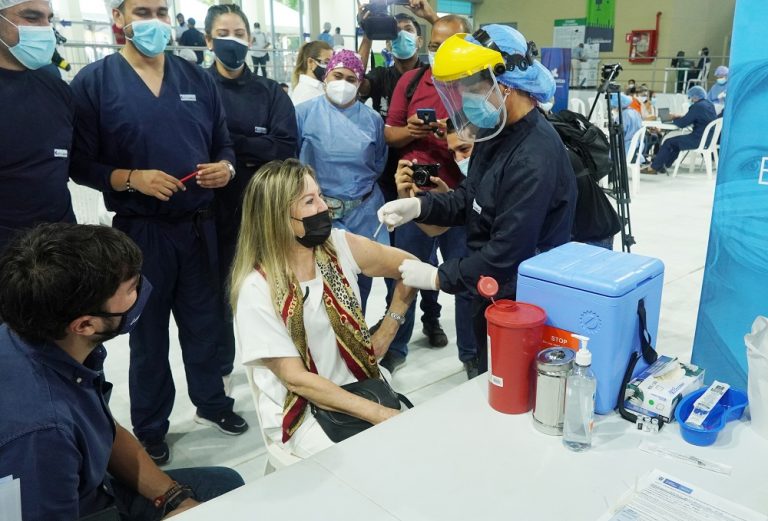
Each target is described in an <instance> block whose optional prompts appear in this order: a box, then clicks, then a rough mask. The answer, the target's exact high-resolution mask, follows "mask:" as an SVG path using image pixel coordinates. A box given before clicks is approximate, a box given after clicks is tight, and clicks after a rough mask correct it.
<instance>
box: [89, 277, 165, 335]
mask: <svg viewBox="0 0 768 521" xmlns="http://www.w3.org/2000/svg"><path fill="white" fill-rule="evenodd" d="M151 294H152V284H151V283H150V282H149V279H147V278H145V277H144V276H143V275H139V283H138V284H137V286H136V302H134V303H133V306H131V307H130V308H129V309H128V311H125V312H123V313H108V312H106V311H103V312H98V313H89V315H92V316H94V317H105V318H109V317H120V323H119V324H118V326H117V327H116V328H115V329H107V330H105V331H98V332H97V333H98V334H99V335H101V336H102V339H101V341H102V342H106V341H107V340H110V339H112V338H115V337H116V336H118V335H125V334H127V333H130V332H131V331H133V329H134V328H135V327H136V323H137V322H138V321H139V318H140V317H141V313H142V311H144V306H146V305H147V300H149V296H150V295H151Z"/></svg>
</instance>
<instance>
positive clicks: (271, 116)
mask: <svg viewBox="0 0 768 521" xmlns="http://www.w3.org/2000/svg"><path fill="white" fill-rule="evenodd" d="M249 28H250V24H249V23H248V18H246V16H245V14H244V13H243V11H241V10H240V7H239V6H238V5H236V4H223V5H214V6H212V7H210V8H209V9H208V15H207V16H206V17H205V41H206V44H207V45H208V49H210V50H211V51H213V53H214V56H215V57H216V60H215V61H214V65H213V66H212V67H210V68H208V69H207V71H208V73H209V74H210V76H211V77H212V78H213V80H214V81H215V82H216V86H217V87H218V88H219V92H220V93H221V99H222V102H223V103H224V109H225V111H226V113H227V127H228V128H229V135H230V137H231V138H232V142H233V143H234V148H235V159H236V162H235V168H236V170H237V175H236V176H235V178H234V179H233V180H232V181H231V182H230V183H229V184H228V185H227V186H225V187H224V188H220V189H219V190H216V191H215V192H214V203H215V207H216V234H217V235H218V239H219V282H220V283H221V286H222V288H221V289H222V297H223V298H222V306H223V307H224V311H225V320H226V322H227V325H226V327H224V328H223V329H222V337H221V340H220V343H219V356H220V363H221V367H222V369H221V371H222V374H224V375H228V374H230V373H231V372H232V369H233V364H234V359H235V336H234V329H233V328H232V314H231V312H230V311H229V309H228V308H229V305H228V304H227V300H228V299H227V298H226V295H228V294H229V290H228V289H227V280H228V277H229V270H230V268H231V267H232V259H234V256H235V245H236V244H237V237H238V235H239V234H240V219H241V214H242V211H241V209H242V204H243V193H244V192H245V187H246V186H247V185H248V182H249V181H250V180H251V177H253V174H254V172H256V170H258V169H259V168H261V166H262V165H264V164H266V163H268V162H270V161H273V160H276V159H279V160H283V159H288V158H289V157H296V146H297V145H296V144H297V134H298V131H297V130H296V113H295V112H294V110H293V103H291V98H289V97H288V95H287V94H286V93H285V92H284V91H283V89H282V88H281V87H280V85H279V84H278V83H276V82H274V81H273V80H270V79H267V78H265V77H261V76H258V75H256V74H254V73H252V72H251V70H250V69H249V68H248V66H247V65H246V63H245V61H246V58H247V56H248V47H249V43H248V42H250V41H251V32H250V29H249Z"/></svg>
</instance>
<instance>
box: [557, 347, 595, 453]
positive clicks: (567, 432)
mask: <svg viewBox="0 0 768 521" xmlns="http://www.w3.org/2000/svg"><path fill="white" fill-rule="evenodd" d="M573 337H574V338H576V339H577V340H578V341H579V343H580V348H579V351H578V352H577V353H576V358H575V360H574V365H573V368H572V369H571V372H570V373H569V374H568V380H567V381H566V384H565V419H564V422H563V444H564V445H565V446H566V447H567V448H569V449H571V450H573V451H577V452H581V451H585V450H587V449H589V448H590V447H591V446H592V427H593V425H594V414H595V390H596V389H597V380H596V379H595V375H594V373H593V372H592V368H591V365H592V353H590V352H589V349H587V344H588V343H589V338H588V337H585V336H582V335H573Z"/></svg>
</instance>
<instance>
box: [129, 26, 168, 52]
mask: <svg viewBox="0 0 768 521" xmlns="http://www.w3.org/2000/svg"><path fill="white" fill-rule="evenodd" d="M128 25H130V26H131V27H133V37H132V38H128V37H127V36H126V37H125V38H126V40H130V41H131V42H133V45H134V46H135V47H136V48H137V49H138V50H139V52H140V53H141V54H143V55H144V56H146V57H148V58H154V57H155V56H157V55H158V54H160V53H161V52H163V51H164V50H165V47H166V45H168V42H169V41H170V40H171V31H172V28H171V26H170V25H168V24H167V23H165V22H162V21H160V20H158V19H157V18H153V19H152V20H139V21H136V22H133V23H130V24H128ZM128 25H126V27H128Z"/></svg>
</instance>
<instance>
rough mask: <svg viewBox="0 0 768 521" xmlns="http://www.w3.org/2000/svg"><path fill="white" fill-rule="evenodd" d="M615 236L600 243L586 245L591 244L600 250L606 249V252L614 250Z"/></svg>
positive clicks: (590, 242)
mask: <svg viewBox="0 0 768 521" xmlns="http://www.w3.org/2000/svg"><path fill="white" fill-rule="evenodd" d="M613 237H614V236H613V235H611V236H610V237H608V238H606V239H602V240H599V241H587V242H586V244H591V245H592V246H598V247H600V248H605V249H606V250H613Z"/></svg>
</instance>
